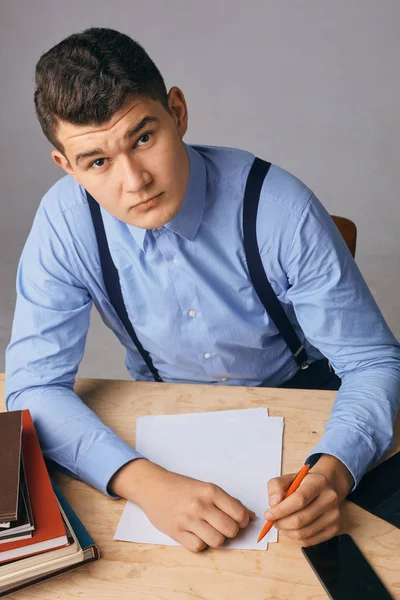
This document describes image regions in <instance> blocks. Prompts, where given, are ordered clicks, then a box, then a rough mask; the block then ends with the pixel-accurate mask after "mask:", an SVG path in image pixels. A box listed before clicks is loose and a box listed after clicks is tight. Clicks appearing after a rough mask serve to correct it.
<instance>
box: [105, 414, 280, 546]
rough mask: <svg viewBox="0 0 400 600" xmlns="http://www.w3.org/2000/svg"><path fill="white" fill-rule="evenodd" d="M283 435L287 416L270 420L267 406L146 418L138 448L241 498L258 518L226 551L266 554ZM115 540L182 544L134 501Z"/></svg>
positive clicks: (273, 532) (273, 538) (139, 421)
mask: <svg viewBox="0 0 400 600" xmlns="http://www.w3.org/2000/svg"><path fill="white" fill-rule="evenodd" d="M282 433H283V418H282V417H269V416H268V411H267V409H265V408H250V409H243V410H227V411H216V412H206V413H190V414H186V415H159V416H144V417H139V418H138V419H137V422H136V449H137V450H138V452H140V453H141V454H143V456H145V457H147V458H148V459H149V460H151V461H153V462H155V463H157V464H159V465H161V466H163V467H165V468H166V469H169V470H171V471H174V472H175V473H180V474H182V475H187V476H189V477H194V478H195V479H199V480H202V481H210V482H212V483H215V484H217V485H219V486H220V487H221V488H222V489H224V490H225V491H226V492H227V493H228V494H230V495H231V496H233V497H235V498H238V499H239V500H240V501H241V502H242V503H243V504H244V505H245V506H247V507H248V508H249V509H251V510H253V511H254V512H255V513H256V518H255V519H254V520H253V521H252V522H251V523H250V524H249V526H248V527H247V528H246V529H244V530H242V531H241V532H240V533H239V535H238V536H237V537H236V538H234V539H233V540H226V542H225V543H224V545H223V546H222V548H241V549H253V550H260V549H261V550H264V549H265V547H266V543H267V542H275V541H276V540H277V531H276V529H275V528H274V527H273V528H272V529H271V531H270V532H269V534H268V535H267V536H266V537H265V538H264V540H263V541H262V542H260V544H257V536H258V534H259V532H260V530H261V528H262V526H263V525H264V523H265V519H264V512H265V510H266V509H267V508H268V492H267V482H268V480H269V479H271V478H272V477H278V476H279V475H280V473H281V457H282ZM160 502H161V503H162V498H160ZM114 539H116V540H123V541H130V542H138V543H142V544H143V543H144V544H146V543H148V544H164V545H178V544H177V542H175V541H174V540H172V539H171V538H170V537H169V536H167V535H166V534H164V533H162V532H160V531H158V530H157V529H156V528H155V527H154V526H153V525H152V524H151V523H150V521H149V520H148V519H147V517H146V515H145V514H144V512H143V511H142V510H141V509H140V508H139V507H138V506H136V505H135V504H133V503H132V502H127V504H126V506H125V509H124V512H123V514H122V516H121V519H120V522H119V524H118V527H117V530H116V532H115V536H114Z"/></svg>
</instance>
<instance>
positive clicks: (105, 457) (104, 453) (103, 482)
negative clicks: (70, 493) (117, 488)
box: [77, 433, 144, 498]
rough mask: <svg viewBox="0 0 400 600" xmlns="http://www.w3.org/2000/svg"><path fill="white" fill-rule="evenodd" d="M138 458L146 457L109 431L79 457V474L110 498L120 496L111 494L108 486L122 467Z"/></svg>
mask: <svg viewBox="0 0 400 600" xmlns="http://www.w3.org/2000/svg"><path fill="white" fill-rule="evenodd" d="M136 458H144V457H143V456H142V455H141V454H140V453H139V452H136V450H134V449H133V448H132V447H131V446H129V444H127V443H126V442H124V441H123V440H121V438H119V437H118V436H117V435H113V434H112V433H109V434H107V435H105V436H104V437H103V436H102V438H101V439H100V440H97V441H96V442H94V443H93V444H91V445H90V448H89V449H88V450H87V451H86V452H85V453H84V454H83V455H81V456H80V457H79V464H78V472H77V476H78V477H79V479H82V480H83V481H85V482H86V483H88V484H89V485H91V486H93V487H95V488H97V489H98V490H100V491H101V492H103V493H104V494H106V496H108V497H109V498H120V496H117V495H115V494H111V493H110V492H109V491H108V489H107V486H108V484H109V482H110V480H111V478H112V476H113V475H114V474H115V473H116V472H117V471H118V470H119V469H120V468H121V467H123V466H124V465H126V464H127V463H128V462H130V461H132V460H135V459H136Z"/></svg>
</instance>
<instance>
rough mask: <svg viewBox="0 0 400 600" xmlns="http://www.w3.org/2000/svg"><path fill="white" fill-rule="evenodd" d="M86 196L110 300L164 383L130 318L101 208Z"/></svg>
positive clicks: (157, 377) (155, 372)
mask: <svg viewBox="0 0 400 600" xmlns="http://www.w3.org/2000/svg"><path fill="white" fill-rule="evenodd" d="M85 191H86V190H85ZM86 196H87V199H88V202H89V208H90V214H91V215H92V220H93V225H94V230H95V232H96V238H97V245H98V247H99V255H100V264H101V270H102V272H103V279H104V285H105V288H106V291H107V294H108V298H109V300H110V302H111V304H112V305H113V307H114V310H115V312H116V313H117V315H118V316H119V318H120V320H121V321H122V323H123V324H124V326H125V329H126V330H127V332H128V333H129V335H130V336H131V338H132V341H133V343H134V344H135V346H136V348H137V349H138V351H139V352H140V354H141V356H142V358H143V360H144V362H145V363H146V365H147V366H148V367H149V369H150V371H151V374H152V375H153V377H154V379H155V380H156V381H162V379H161V377H160V375H159V374H158V371H157V369H156V368H155V366H154V365H153V361H152V360H151V356H150V354H149V353H148V352H147V350H145V349H144V348H143V346H142V344H141V343H140V341H139V339H138V337H137V335H136V333H135V330H134V329H133V327H132V323H131V321H130V319H129V317H128V313H127V310H126V306H125V302H124V299H123V297H122V291H121V284H120V282H119V275H118V271H117V268H116V267H115V265H114V263H113V260H112V258H111V254H110V249H109V247H108V242H107V237H106V232H105V230H104V223H103V219H102V216H101V212H100V206H99V205H98V204H97V202H96V200H95V199H94V198H93V196H91V195H90V194H89V192H87V191H86Z"/></svg>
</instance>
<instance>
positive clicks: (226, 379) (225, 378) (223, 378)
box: [220, 377, 228, 381]
mask: <svg viewBox="0 0 400 600" xmlns="http://www.w3.org/2000/svg"><path fill="white" fill-rule="evenodd" d="M220 381H228V378H227V377H221V379H220Z"/></svg>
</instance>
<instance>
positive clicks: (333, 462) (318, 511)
mask: <svg viewBox="0 0 400 600" xmlns="http://www.w3.org/2000/svg"><path fill="white" fill-rule="evenodd" d="M295 476H296V474H295V473H292V474H290V475H283V476H282V477H275V478H274V479H271V480H270V481H269V482H268V496H269V502H270V507H271V508H270V509H269V510H267V511H266V513H265V518H266V519H268V520H270V521H274V522H275V523H274V524H275V527H276V528H277V529H279V530H280V531H282V532H284V533H285V534H286V535H287V536H288V537H290V538H293V539H295V540H299V541H301V543H302V546H312V545H314V544H319V543H320V542H324V541H326V540H329V539H330V538H331V537H333V536H334V535H337V534H338V532H339V505H340V503H341V502H342V500H344V498H345V497H346V496H347V494H348V493H349V492H350V490H351V488H352V486H353V477H352V475H351V473H350V471H349V470H348V469H347V467H346V466H345V465H344V464H343V463H342V462H341V461H340V460H338V459H337V458H336V457H334V456H331V455H328V454H324V455H322V456H321V457H320V459H319V460H318V462H317V463H316V464H315V465H314V467H313V468H312V469H310V471H309V473H308V474H307V475H306V477H305V478H304V479H303V481H302V483H301V484H300V486H299V488H298V489H297V490H296V491H295V492H294V493H293V494H292V495H291V496H289V497H288V498H284V499H283V497H284V494H285V492H286V490H287V489H288V487H289V486H290V484H291V483H292V481H293V479H294V478H295Z"/></svg>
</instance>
